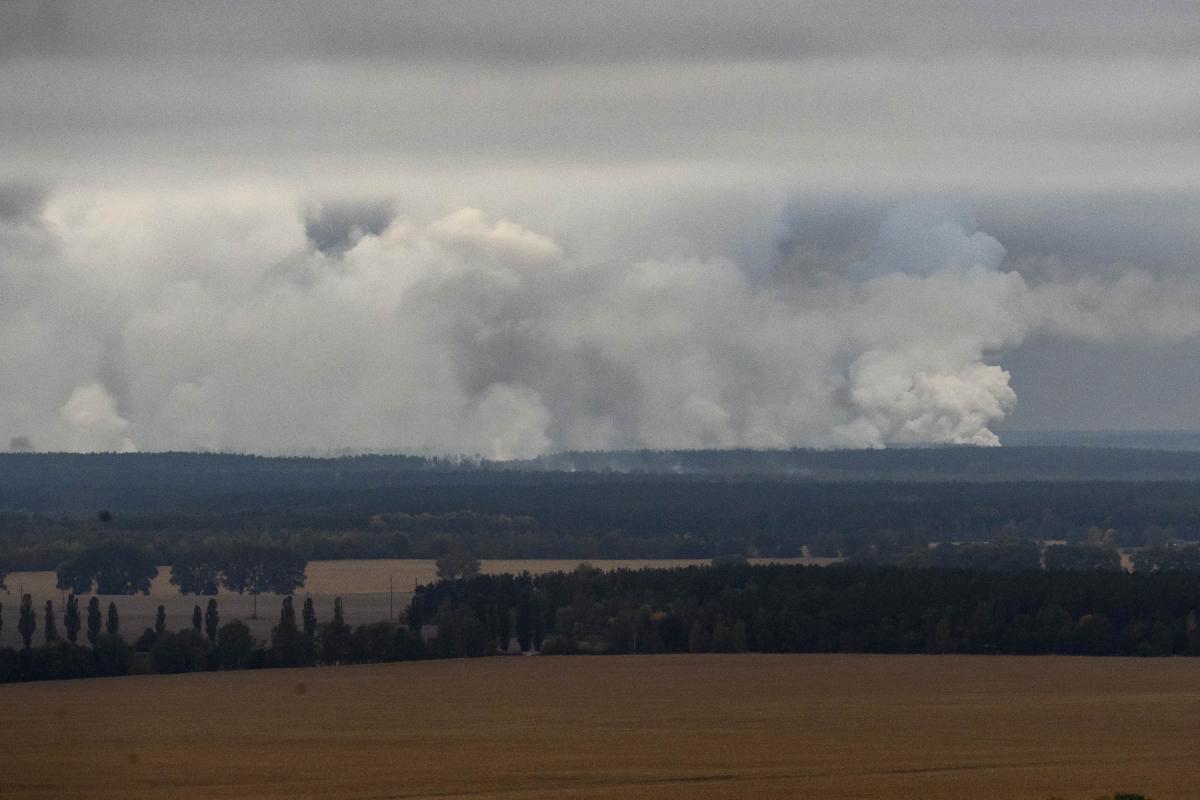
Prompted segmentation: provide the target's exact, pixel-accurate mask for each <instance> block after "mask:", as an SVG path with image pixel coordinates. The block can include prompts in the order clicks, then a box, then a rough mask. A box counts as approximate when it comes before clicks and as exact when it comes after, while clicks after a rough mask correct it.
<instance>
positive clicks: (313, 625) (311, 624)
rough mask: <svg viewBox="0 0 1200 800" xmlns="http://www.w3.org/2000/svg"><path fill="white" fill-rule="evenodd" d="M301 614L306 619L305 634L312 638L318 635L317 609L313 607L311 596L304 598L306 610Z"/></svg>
mask: <svg viewBox="0 0 1200 800" xmlns="http://www.w3.org/2000/svg"><path fill="white" fill-rule="evenodd" d="M300 616H301V618H302V619H303V620H304V635H305V636H306V637H307V638H309V639H312V638H313V637H314V636H316V635H317V610H316V609H315V608H313V601H312V598H311V597H306V598H304V610H303V611H301V613H300Z"/></svg>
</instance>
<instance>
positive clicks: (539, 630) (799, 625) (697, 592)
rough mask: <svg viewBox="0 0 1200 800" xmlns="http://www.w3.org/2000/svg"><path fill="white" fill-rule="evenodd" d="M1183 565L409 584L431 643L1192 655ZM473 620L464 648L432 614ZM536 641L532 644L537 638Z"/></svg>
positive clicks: (1190, 582)
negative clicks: (432, 634)
mask: <svg viewBox="0 0 1200 800" xmlns="http://www.w3.org/2000/svg"><path fill="white" fill-rule="evenodd" d="M1198 614H1200V581H1198V580H1197V575H1196V574H1195V573H1186V572H1155V573H1147V574H1126V573H1123V572H1119V571H1095V572H1013V573H996V572H983V571H977V570H958V569H899V568H893V567H860V566H835V567H797V566H786V565H769V566H730V567H722V568H698V567H693V568H687V569H678V570H649V569H648V570H638V571H627V570H622V571H616V572H607V573H606V572H600V571H597V570H593V569H587V568H581V569H579V570H576V571H575V572H571V573H554V574H548V575H539V576H528V575H523V576H511V575H500V576H478V577H476V578H473V579H471V580H469V581H442V582H439V583H437V584H432V585H429V586H422V587H420V588H419V589H418V592H417V594H416V596H415V597H414V599H413V603H412V607H411V608H410V609H409V612H408V619H409V621H410V624H419V623H424V622H430V623H434V624H438V625H439V633H438V637H437V639H436V640H435V641H434V643H433V648H434V649H435V651H437V653H438V654H439V655H473V654H476V653H477V652H479V651H481V650H482V651H484V652H494V651H495V650H497V649H501V650H502V649H504V647H505V645H506V644H507V637H506V635H505V634H504V633H502V626H501V624H500V620H503V619H509V618H511V619H512V620H513V621H514V622H515V624H516V628H517V639H518V643H517V645H516V646H518V647H520V648H521V649H527V648H528V649H541V651H542V652H555V653H570V652H598V653H599V652H604V653H625V652H688V651H691V652H708V651H714V652H732V651H742V650H751V651H762V652H881V653H1016V654H1039V653H1060V654H1081V655H1082V654H1087V655H1200V625H1198V619H1197V615H1198ZM446 620H448V621H451V623H452V625H453V627H454V628H455V630H460V631H463V630H465V631H469V632H472V634H473V636H474V637H475V638H471V637H465V638H464V648H463V650H462V652H457V653H456V652H452V651H453V650H454V646H453V645H452V644H451V643H450V642H448V641H443V639H444V637H443V634H442V632H441V629H440V625H441V623H442V622H443V621H446ZM541 636H544V637H545V642H544V643H542V645H541V647H539V641H538V639H539V638H540V637H541Z"/></svg>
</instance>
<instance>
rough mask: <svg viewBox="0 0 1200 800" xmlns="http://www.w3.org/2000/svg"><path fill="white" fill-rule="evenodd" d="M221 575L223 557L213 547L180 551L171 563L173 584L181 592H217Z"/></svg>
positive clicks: (210, 593) (204, 593) (209, 593)
mask: <svg viewBox="0 0 1200 800" xmlns="http://www.w3.org/2000/svg"><path fill="white" fill-rule="evenodd" d="M220 577H221V557H220V554H218V553H217V552H216V551H215V550H212V549H203V550H187V551H184V552H181V553H178V554H177V555H176V556H175V562H174V563H173V564H171V584H172V585H173V586H178V587H179V593H180V594H202V595H212V594H216V593H217V584H218V581H219V580H220Z"/></svg>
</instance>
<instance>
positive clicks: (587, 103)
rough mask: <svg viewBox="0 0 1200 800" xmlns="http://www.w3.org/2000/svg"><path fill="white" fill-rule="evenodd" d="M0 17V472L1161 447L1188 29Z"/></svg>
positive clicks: (1199, 158) (1198, 407)
mask: <svg viewBox="0 0 1200 800" xmlns="http://www.w3.org/2000/svg"><path fill="white" fill-rule="evenodd" d="M289 8H290V13H288V14H279V13H278V9H277V8H276V7H275V6H274V5H273V4H267V3H239V4H228V3H221V2H209V0H189V2H178V1H177V0H163V1H162V2H156V3H154V4H146V3H140V2H128V1H127V0H114V2H110V3H104V4H102V5H101V4H95V3H74V2H64V1H63V0H11V1H10V2H4V3H0V109H2V110H3V113H0V448H3V444H4V443H5V442H7V443H8V444H9V447H8V449H10V450H14V451H19V450H133V449H140V450H161V449H215V450H233V451H254V452H264V453H293V452H305V453H307V452H328V451H335V452H344V451H347V450H370V451H379V450H397V449H399V450H413V451H422V452H430V451H432V452H439V453H441V452H445V453H467V454H472V453H480V454H484V455H488V456H492V457H510V456H525V455H531V454H537V453H544V452H548V451H554V450H561V449H568V448H569V449H597V448H636V447H655V448H666V447H725V446H754V447H778V446H789V445H813V446H820V447H884V446H888V445H892V444H921V443H948V442H957V443H970V444H980V445H989V444H995V443H996V442H997V433H998V432H1001V431H1005V430H1012V429H1016V428H1024V429H1027V430H1036V429H1048V428H1053V429H1069V430H1086V429H1109V430H1111V429H1143V430H1144V429H1171V430H1179V429H1200V370H1197V369H1196V368H1195V364H1196V363H1197V362H1198V360H1200V310H1198V309H1200V264H1198V263H1197V255H1198V254H1200V226H1197V225H1196V220H1197V219H1198V218H1200V189H1197V187H1200V139H1198V138H1197V137H1196V136H1195V135H1194V131H1195V130H1197V129H1198V128H1200V93H1197V92H1196V90H1195V87H1196V86H1197V85H1200V51H1197V49H1196V47H1195V42H1196V41H1197V37H1198V36H1200V12H1198V10H1197V7H1196V5H1195V3H1185V2H1176V1H1175V0H1170V1H1169V2H1163V3H1158V4H1155V7H1154V9H1153V12H1152V13H1150V12H1147V10H1146V8H1145V6H1144V4H1140V3H1133V2H1129V1H1128V0H1097V2H1089V3H1074V2H1064V3H1055V4H1043V5H1037V6H1033V5H1031V4H1029V3H1025V2H1017V0H1011V1H1010V0H995V1H994V2H988V3H982V2H980V3H976V2H960V1H959V0H953V1H952V0H918V1H917V2H906V3H898V4H881V3H878V2H868V1H866V0H863V1H862V2H860V1H859V0H848V1H847V2H843V3H838V4H828V3H805V2H791V1H790V0H789V1H787V2H785V0H761V1H760V2H756V3H755V4H754V10H753V13H747V11H746V9H745V8H744V7H743V6H742V5H739V4H736V3H728V2H707V0H699V1H698V2H687V3H684V2H680V1H678V0H663V1H662V2H657V3H651V4H648V3H644V2H631V0H610V1H609V2H605V3H599V4H597V3H580V2H573V1H572V0H566V1H564V2H560V3H555V4H547V3H543V2H531V1H530V0H490V1H489V2H479V1H478V0H437V2H433V1H432V0H431V1H429V2H426V0H411V1H410V2H405V3H377V2H373V1H371V0H346V2H342V3H337V4H329V3H318V2H315V0H295V2H294V3H292V4H290V6H289Z"/></svg>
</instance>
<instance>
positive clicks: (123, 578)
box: [58, 540, 308, 611]
mask: <svg viewBox="0 0 1200 800" xmlns="http://www.w3.org/2000/svg"><path fill="white" fill-rule="evenodd" d="M307 567H308V561H307V560H306V559H304V558H302V557H301V556H298V555H297V554H296V553H295V552H293V551H292V550H291V549H289V548H287V547H284V546H281V545H276V544H262V543H251V542H241V543H236V544H232V545H229V546H226V547H218V546H209V547H205V548H201V549H194V550H184V551H181V552H180V553H179V554H178V555H177V558H176V560H175V563H173V564H172V565H171V583H172V584H174V585H176V586H178V587H179V591H180V592H181V593H182V594H197V595H214V594H216V593H217V589H218V586H223V587H225V588H226V589H228V590H229V591H233V592H237V593H238V594H244V593H247V592H248V593H250V594H252V595H254V596H255V609H256V611H257V596H258V595H259V594H263V593H270V594H290V593H291V592H292V591H294V590H295V589H297V588H299V587H301V586H303V585H304V579H305V570H306V569H307ZM157 575H158V567H157V566H155V559H154V557H153V555H152V554H151V552H150V551H149V550H147V549H146V548H144V547H141V546H139V545H137V544H134V543H133V542H129V541H122V540H116V541H105V542H101V543H99V544H95V545H92V546H89V547H87V548H85V549H84V550H83V551H81V552H80V553H78V554H77V555H75V556H74V557H72V558H70V559H68V560H67V561H64V562H63V563H62V564H60V565H59V566H58V588H59V589H64V590H70V591H71V592H73V593H76V594H89V593H91V592H93V591H95V592H96V593H97V594H137V593H139V592H140V593H142V594H150V587H151V584H152V582H153V581H154V578H155V577H156V576H157Z"/></svg>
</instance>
